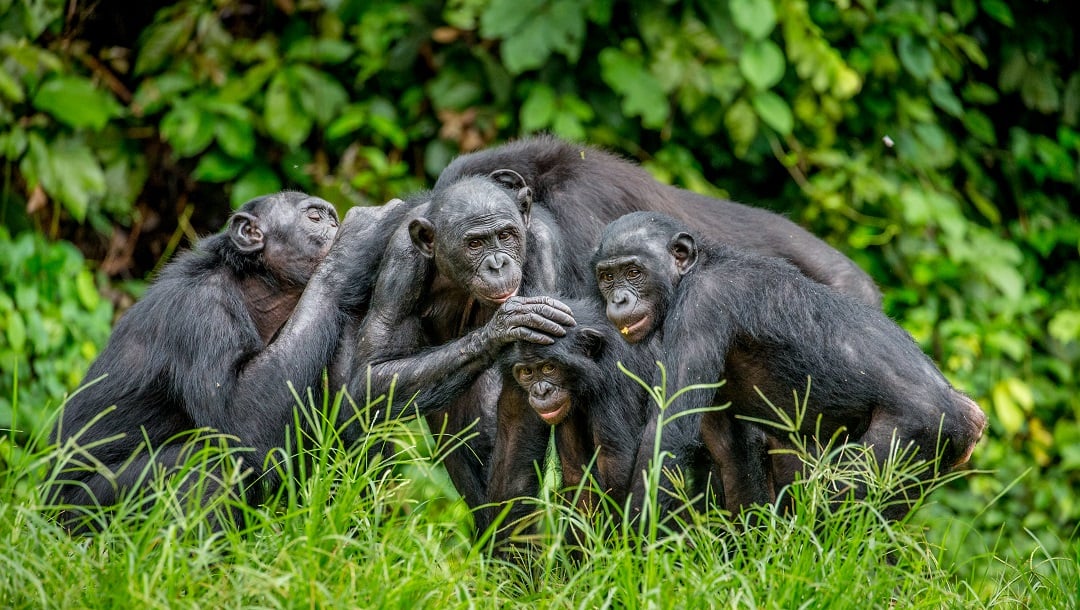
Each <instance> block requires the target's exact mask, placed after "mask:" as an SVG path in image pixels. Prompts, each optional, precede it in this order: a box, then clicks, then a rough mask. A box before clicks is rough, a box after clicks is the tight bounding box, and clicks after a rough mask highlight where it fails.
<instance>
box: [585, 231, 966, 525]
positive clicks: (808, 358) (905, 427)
mask: <svg viewBox="0 0 1080 610" xmlns="http://www.w3.org/2000/svg"><path fill="white" fill-rule="evenodd" d="M593 262H594V270H595V273H596V279H597V282H598V285H599V289H600V292H601V294H602V295H603V297H604V300H605V302H606V304H607V317H608V318H609V320H610V321H611V323H612V324H614V325H615V327H616V328H617V329H619V331H620V332H621V334H622V335H623V336H624V337H625V338H626V340H627V341H630V342H632V343H636V342H640V341H646V340H653V336H654V335H659V336H658V337H656V339H657V340H659V342H660V358H659V359H660V360H661V361H662V362H663V363H664V364H665V365H666V367H667V372H668V378H667V388H668V389H669V391H671V392H674V391H676V390H678V389H679V388H684V387H686V386H689V385H692V384H703V383H714V382H716V381H718V380H721V379H723V380H726V383H725V384H724V385H723V386H722V387H721V388H720V389H719V391H718V392H717V391H705V390H697V391H690V392H686V393H684V394H682V395H681V396H680V397H678V398H677V399H675V401H674V402H673V403H672V404H671V406H670V407H669V409H668V411H667V412H665V414H664V416H665V420H666V421H669V422H670V423H667V424H666V425H664V427H663V431H662V437H661V447H660V449H661V455H664V454H665V453H670V455H671V458H670V460H665V462H664V468H672V467H680V468H684V469H685V468H687V461H688V460H690V459H692V456H693V455H695V453H696V452H697V451H699V446H700V443H701V442H702V441H701V438H702V434H703V432H704V431H703V429H702V426H703V417H702V415H701V413H700V412H696V413H695V412H694V411H695V410H698V409H703V408H706V407H709V406H711V405H722V404H724V403H726V402H729V401H730V402H731V406H730V407H729V408H728V409H727V410H726V411H724V412H721V413H730V414H732V415H742V416H749V417H753V418H756V419H761V420H769V421H777V414H776V413H775V412H774V411H773V409H772V408H771V407H770V406H769V405H768V404H766V402H765V401H764V400H763V399H762V396H759V395H758V391H759V390H760V392H761V395H763V396H764V397H765V398H766V399H768V400H769V401H771V402H772V403H773V405H776V407H778V408H781V409H783V411H784V412H785V413H786V414H787V415H788V416H789V417H792V418H793V419H794V417H795V412H794V405H793V404H792V392H793V391H795V392H800V393H802V392H804V391H805V389H806V387H807V378H808V377H809V378H810V380H811V386H810V392H809V396H808V398H807V403H806V412H805V415H804V416H803V418H802V420H801V426H802V428H801V430H800V431H799V432H800V433H801V434H803V435H807V436H809V435H813V434H820V435H821V438H823V439H825V440H827V439H829V438H831V437H832V436H833V435H834V434H835V433H837V432H842V433H843V435H844V436H846V438H847V439H848V440H849V441H850V442H854V443H860V444H862V445H864V446H866V447H868V448H870V450H871V451H872V453H873V456H874V458H875V459H876V460H877V461H878V462H879V463H881V462H884V461H885V460H887V459H889V458H890V449H891V447H892V443H893V441H894V440H895V441H896V442H897V443H898V447H899V448H900V450H908V451H910V452H912V453H911V454H909V455H912V456H913V457H915V458H917V459H920V460H927V461H930V462H934V460H935V458H938V457H940V461H939V462H934V468H931V469H927V471H926V472H925V473H924V475H923V477H924V480H925V479H926V478H929V477H931V476H933V475H935V474H938V473H940V472H945V471H948V470H949V469H951V468H954V467H955V466H957V465H960V464H963V463H964V462H965V461H967V459H968V457H969V456H970V455H971V451H972V449H973V448H974V446H975V443H976V441H978V440H979V437H980V436H981V434H982V431H983V428H984V427H985V425H986V416H985V414H983V412H982V411H981V410H980V409H979V406H978V405H976V404H975V402H974V401H972V400H971V399H970V398H968V397H967V396H965V395H963V394H961V393H960V392H958V391H957V390H955V389H954V388H953V387H952V386H951V385H950V384H949V382H948V381H947V380H946V379H945V378H944V376H942V374H941V372H940V371H939V370H938V369H937V367H935V366H934V363H933V362H931V361H930V359H929V358H928V357H927V356H926V355H925V354H924V353H923V352H922V351H921V350H920V349H919V347H918V345H916V344H915V342H914V341H913V340H912V338H911V337H910V336H909V335H908V334H907V332H905V331H904V330H903V329H902V328H900V327H899V326H897V325H896V324H895V323H894V322H893V321H892V320H890V319H889V318H888V317H886V316H885V315H884V314H882V313H881V312H880V311H878V310H877V309H875V308H871V307H869V306H867V305H866V304H864V303H861V302H859V301H856V300H855V299H852V298H849V297H847V296H844V295H842V294H840V293H838V292H836V291H834V290H830V289H827V288H825V287H824V286H822V285H821V284H818V283H816V282H813V281H810V280H809V279H807V277H806V276H805V275H803V274H802V273H800V272H799V271H798V270H797V269H796V268H795V267H793V266H792V265H790V264H788V263H785V262H784V261H782V260H779V259H776V258H770V257H764V256H759V255H756V254H753V253H750V252H746V251H742V250H737V249H734V248H731V247H727V246H724V245H708V244H704V243H702V242H701V241H699V240H698V239H696V238H695V237H694V235H693V233H692V232H691V231H690V230H689V229H688V228H687V227H686V226H685V225H683V224H682V223H681V222H678V221H676V220H675V219H674V218H671V217H670V216H667V215H664V214H658V213H644V212H639V213H633V214H628V215H626V216H624V217H622V218H620V219H618V220H616V221H615V222H612V223H611V224H610V225H608V226H607V227H606V228H605V229H604V233H603V235H602V237H601V241H600V247H599V248H598V250H597V252H596V255H595V257H594V259H593ZM672 418H674V419H672ZM656 426H657V412H656V410H655V409H654V411H653V413H652V414H651V415H650V420H649V423H648V424H647V426H646V429H645V432H644V434H643V442H642V446H641V451H640V452H639V456H638V466H639V467H641V466H643V465H644V464H647V463H648V461H649V459H650V458H651V456H652V439H653V438H655V434H656V432H657V430H656ZM727 459H732V460H734V464H735V466H734V472H741V471H743V470H748V471H751V472H752V471H754V470H755V467H754V466H752V465H749V466H748V465H746V464H744V463H740V462H739V460H745V459H756V457H755V456H754V455H752V454H750V455H739V454H738V452H736V454H735V455H733V456H730V457H729V458H727ZM661 478H662V479H666V477H661ZM750 484H756V483H755V482H754V481H753V480H751V482H750ZM740 485H741V483H729V481H727V480H725V481H724V489H725V493H727V492H728V489H729V487H735V488H736V489H735V490H734V493H740V494H742V495H745V496H748V497H761V496H767V495H768V494H767V493H765V492H762V491H760V490H753V489H749V490H746V489H738V488H739V487H740ZM916 487H918V486H916ZM643 492H644V489H643V483H642V482H641V481H640V480H638V479H636V478H635V480H634V489H633V493H634V497H635V498H636V499H641V498H642V497H643V495H644V494H643ZM855 492H856V495H857V496H861V495H862V494H863V493H865V490H864V489H861V488H857V489H855ZM920 492H921V490H920V489H907V490H896V491H895V494H894V496H893V497H892V499H891V500H890V502H889V506H888V507H887V508H886V509H885V516H886V517H888V518H892V519H898V518H900V517H902V516H904V515H905V514H907V512H909V510H910V507H911V504H912V503H913V502H914V501H915V499H916V497H917V495H918V493H920ZM660 499H661V501H662V510H664V511H670V510H672V508H673V506H672V504H671V500H670V496H669V495H668V494H665V493H663V490H662V491H661V494H660Z"/></svg>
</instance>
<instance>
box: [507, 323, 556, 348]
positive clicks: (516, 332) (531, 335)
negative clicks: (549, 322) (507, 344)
mask: <svg viewBox="0 0 1080 610" xmlns="http://www.w3.org/2000/svg"><path fill="white" fill-rule="evenodd" d="M507 334H508V335H509V336H510V337H511V338H513V339H516V340H518V341H528V342H529V343H538V344H540V345H551V344H552V343H555V339H554V338H552V337H549V336H548V335H545V334H544V333H538V332H536V331H535V330H532V329H530V328H527V327H525V326H515V327H513V328H511V329H510V331H509V332H508V333H507Z"/></svg>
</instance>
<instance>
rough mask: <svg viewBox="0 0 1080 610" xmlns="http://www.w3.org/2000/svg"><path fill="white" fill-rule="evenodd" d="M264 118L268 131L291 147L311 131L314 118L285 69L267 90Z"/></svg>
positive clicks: (297, 144) (271, 82)
mask: <svg viewBox="0 0 1080 610" xmlns="http://www.w3.org/2000/svg"><path fill="white" fill-rule="evenodd" d="M263 120H264V121H265V122H266V131H267V132H269V133H270V135H271V136H272V137H273V138H274V139H275V140H277V141H278V142H282V143H284V144H286V145H288V146H290V147H296V146H299V145H300V144H301V143H302V142H303V141H304V140H306V139H307V137H308V134H309V133H311V126H312V122H313V121H312V118H311V116H310V115H309V114H308V113H307V112H305V111H304V108H303V105H302V104H301V103H300V100H299V97H298V96H297V95H296V92H294V91H293V90H292V82H291V81H290V79H289V76H288V72H287V71H285V70H283V71H281V72H278V73H277V74H275V75H274V78H273V79H271V81H270V86H269V87H268V88H267V90H266V105H265V107H264V108H263ZM245 201H246V200H245Z"/></svg>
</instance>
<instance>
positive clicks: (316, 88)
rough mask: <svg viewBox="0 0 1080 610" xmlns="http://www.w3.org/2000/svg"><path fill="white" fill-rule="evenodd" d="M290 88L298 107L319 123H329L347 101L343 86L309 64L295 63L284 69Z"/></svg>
mask: <svg viewBox="0 0 1080 610" xmlns="http://www.w3.org/2000/svg"><path fill="white" fill-rule="evenodd" d="M285 72H286V74H287V75H288V79H289V85H290V89H291V91H292V92H293V95H294V96H296V98H297V99H298V100H299V101H300V108H301V109H302V110H303V112H304V113H306V114H307V115H308V116H312V117H315V122H316V123H317V124H319V125H326V124H327V123H329V122H330V121H331V120H333V118H334V117H335V116H337V114H338V112H340V111H341V109H342V108H344V107H345V104H346V103H348V101H349V93H348V92H347V91H346V90H345V87H343V86H342V85H341V83H339V82H338V81H337V80H335V79H334V78H333V77H331V76H330V75H329V74H327V73H326V72H323V71H321V70H316V69H315V68H312V67H311V66H306V65H303V64H301V65H296V66H291V67H289V68H286V69H285Z"/></svg>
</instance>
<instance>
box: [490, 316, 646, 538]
mask: <svg viewBox="0 0 1080 610" xmlns="http://www.w3.org/2000/svg"><path fill="white" fill-rule="evenodd" d="M566 304H567V305H569V306H570V308H571V309H573V311H574V317H575V319H576V320H577V326H574V327H572V328H569V329H567V333H566V336H565V337H561V338H559V339H557V340H556V341H555V342H554V343H552V344H550V345H541V344H536V343H524V342H518V343H514V344H513V345H511V346H510V347H509V348H507V349H506V350H505V351H504V352H503V354H502V355H501V356H500V358H499V368H500V370H501V371H502V374H503V396H504V399H510V398H513V400H512V401H510V402H511V403H512V404H514V405H518V406H519V407H522V409H521V411H520V412H518V413H516V414H515V417H508V416H507V415H508V414H507V413H506V410H500V420H499V426H500V429H501V428H505V427H517V426H519V425H520V420H523V419H524V420H530V421H531V420H536V419H538V418H539V416H538V413H540V412H541V411H547V412H548V413H547V414H546V416H547V417H548V419H547V421H548V423H549V424H551V425H555V426H556V428H555V443H556V448H557V449H558V453H559V461H560V464H561V468H562V479H563V485H564V487H576V486H577V485H578V484H580V483H581V482H582V481H583V480H585V479H587V478H588V477H592V478H593V479H594V480H595V481H596V483H597V487H598V488H599V489H601V490H603V491H604V492H605V493H606V494H607V495H608V496H609V497H610V498H611V499H612V500H613V501H614V502H615V503H617V504H620V505H621V504H622V503H623V502H625V501H626V496H627V494H628V493H629V492H630V486H631V478H632V477H633V476H635V475H634V471H633V468H634V461H635V458H636V456H637V451H638V446H639V444H640V442H641V433H642V430H643V428H644V426H645V416H646V411H647V405H646V402H647V401H649V400H650V399H649V397H648V394H647V393H646V392H645V389H644V388H643V387H641V385H640V384H638V383H637V382H636V381H634V380H632V379H631V378H629V377H628V376H626V375H625V374H623V373H622V371H620V370H619V368H618V363H620V362H621V363H622V364H623V366H625V367H626V368H627V369H628V370H629V371H630V372H632V373H635V374H637V375H639V376H641V377H644V378H645V379H650V378H651V376H652V371H653V370H654V369H655V367H656V362H655V360H656V359H655V353H654V352H655V350H654V349H652V348H650V347H649V346H648V345H631V344H629V343H627V342H626V341H624V340H623V338H622V337H620V336H619V333H618V331H616V330H615V329H614V327H612V325H611V324H610V323H609V322H608V321H607V319H606V318H604V314H603V311H602V310H601V309H600V308H599V307H598V305H597V303H596V302H595V301H586V300H568V301H566ZM551 400H558V401H559V402H560V405H561V406H562V409H560V410H559V411H558V413H557V414H556V413H555V412H554V411H552V410H551V409H549V408H547V405H546V404H545V402H550V401H551ZM530 407H531V408H530ZM546 439H547V435H543V436H542V437H540V438H532V439H529V438H523V439H520V443H529V442H533V443H539V442H541V441H546ZM529 453H538V451H530V452H529ZM594 456H595V462H594ZM590 464H594V467H593V468H592V469H591V470H590V469H589V466H590ZM496 466H498V465H496ZM638 476H639V477H640V473H639V474H638ZM514 477H524V478H525V479H526V480H525V481H521V480H515V478H514ZM535 479H536V470H535V465H530V468H525V469H521V470H519V471H514V472H503V471H500V470H496V471H494V472H493V473H492V477H491V483H490V484H491V486H492V488H493V489H494V490H497V491H496V492H494V494H493V495H497V496H500V497H505V498H512V497H517V496H519V495H522V494H523V493H526V492H527V491H528V490H529V489H530V488H529V484H531V483H533V482H535ZM597 504H598V502H597V498H595V497H593V496H592V495H590V494H587V493H586V494H582V496H581V506H582V508H584V509H586V510H591V509H593V508H595V507H596V506H597ZM523 510H524V507H521V508H518V509H517V512H519V513H520V512H522V511H523ZM514 516H516V514H515V513H511V517H514ZM511 520H512V519H511Z"/></svg>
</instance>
